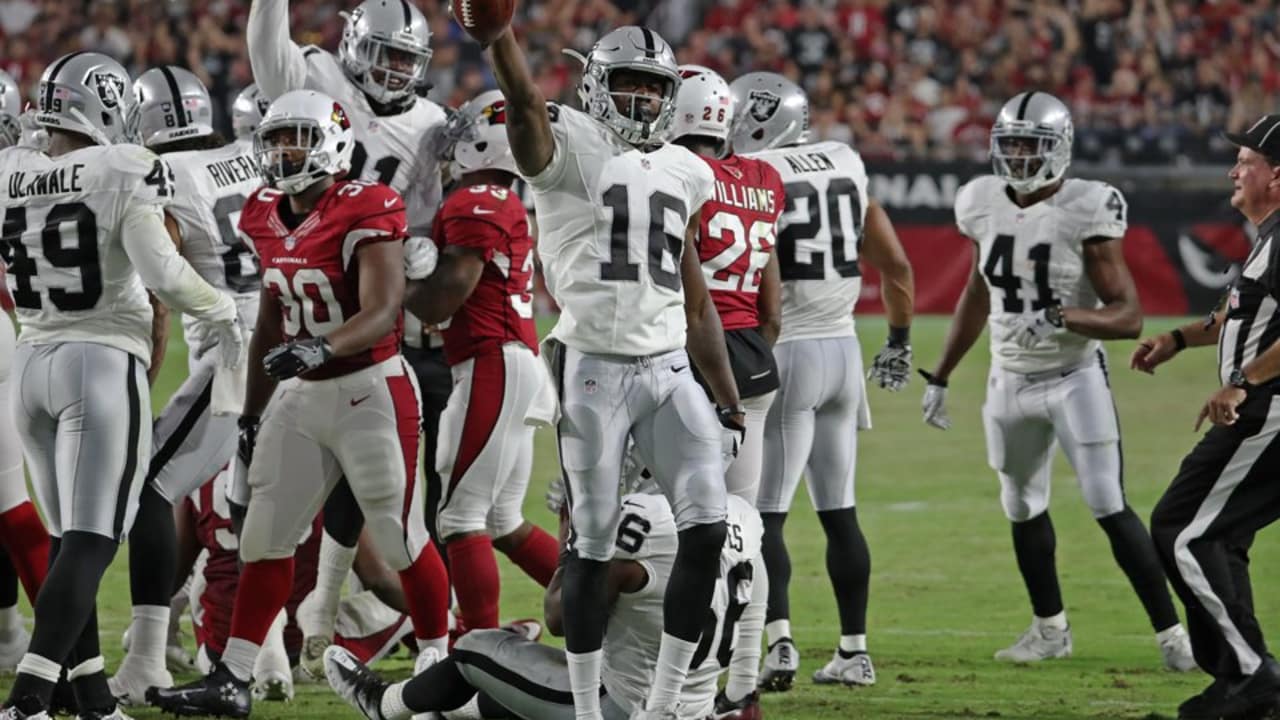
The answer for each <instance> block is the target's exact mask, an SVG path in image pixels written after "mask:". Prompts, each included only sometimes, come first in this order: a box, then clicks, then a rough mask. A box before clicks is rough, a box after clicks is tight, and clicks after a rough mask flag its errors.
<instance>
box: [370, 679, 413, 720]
mask: <svg viewBox="0 0 1280 720" xmlns="http://www.w3.org/2000/svg"><path fill="white" fill-rule="evenodd" d="M411 679H412V678H411ZM407 684H409V680H405V681H403V682H398V683H395V684H394V685H388V686H387V689H386V690H384V691H383V692H382V701H381V702H379V703H378V712H379V713H380V714H381V715H382V718H383V720H409V718H411V717H413V711H412V710H410V709H409V707H408V706H407V705H405V704H404V686H405V685H407Z"/></svg>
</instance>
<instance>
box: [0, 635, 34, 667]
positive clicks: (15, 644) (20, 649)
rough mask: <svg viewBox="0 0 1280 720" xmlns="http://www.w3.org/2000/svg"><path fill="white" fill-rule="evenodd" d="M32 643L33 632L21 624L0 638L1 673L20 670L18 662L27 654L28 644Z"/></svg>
mask: <svg viewBox="0 0 1280 720" xmlns="http://www.w3.org/2000/svg"><path fill="white" fill-rule="evenodd" d="M29 644H31V634H30V633H28V632H27V629H26V628H25V627H21V626H19V627H18V628H17V629H15V630H14V631H13V632H11V633H9V634H8V636H7V637H5V638H4V639H0V675H10V674H13V673H14V672H17V670H18V663H19V662H20V661H21V660H22V656H23V655H26V654H27V645H29Z"/></svg>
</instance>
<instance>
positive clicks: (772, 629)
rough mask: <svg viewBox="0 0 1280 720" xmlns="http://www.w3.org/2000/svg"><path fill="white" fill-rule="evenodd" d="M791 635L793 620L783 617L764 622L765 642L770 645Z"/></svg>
mask: <svg viewBox="0 0 1280 720" xmlns="http://www.w3.org/2000/svg"><path fill="white" fill-rule="evenodd" d="M790 637H791V621H790V620H787V619H786V618H783V619H781V620H774V621H772V622H767V623H765V624H764V638H765V640H764V641H765V644H766V645H769V646H770V647H772V646H773V644H774V643H776V642H778V641H779V640H781V639H783V638H790Z"/></svg>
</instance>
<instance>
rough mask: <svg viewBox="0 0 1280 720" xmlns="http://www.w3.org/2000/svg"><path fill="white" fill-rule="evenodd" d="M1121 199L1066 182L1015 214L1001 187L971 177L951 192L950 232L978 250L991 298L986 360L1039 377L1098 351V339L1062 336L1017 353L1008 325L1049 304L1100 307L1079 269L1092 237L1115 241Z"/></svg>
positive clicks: (1098, 186) (1098, 185)
mask: <svg viewBox="0 0 1280 720" xmlns="http://www.w3.org/2000/svg"><path fill="white" fill-rule="evenodd" d="M1126 210H1127V206H1126V204H1125V200H1124V196H1123V195H1121V194H1120V191H1119V190H1117V189H1115V188H1114V187H1111V186H1110V185H1108V184H1106V183H1102V182H1097V181H1094V180H1080V179H1075V178H1068V179H1067V180H1066V181H1064V182H1063V183H1062V187H1061V188H1060V189H1059V190H1058V191H1057V192H1056V193H1054V194H1053V195H1051V196H1050V197H1048V198H1047V199H1045V200H1041V201H1040V202H1038V203H1036V204H1034V205H1031V206H1029V207H1025V208H1023V207H1018V206H1017V205H1016V204H1014V202H1013V200H1011V199H1010V197H1009V194H1008V193H1007V192H1006V187H1005V183H1004V182H1003V181H1002V180H1000V179H999V178H997V177H995V176H992V175H984V176H982V177H979V178H975V179H974V180H972V181H971V182H969V183H968V184H967V185H965V186H964V187H962V188H960V191H959V192H958V193H956V225H957V226H959V228H960V232H961V233H963V234H964V235H965V236H967V237H969V238H972V239H973V241H974V242H975V243H977V249H978V270H979V271H980V272H981V273H982V277H983V279H985V280H986V283H987V289H988V291H989V294H990V296H991V314H990V318H989V321H988V325H989V329H990V331H991V358H992V362H994V363H995V364H996V365H997V366H999V367H1001V368H1003V369H1005V370H1009V371H1012V372H1021V373H1028V372H1038V371H1042V370H1050V369H1054V368H1060V367H1068V366H1071V365H1075V364H1078V363H1080V362H1083V361H1085V360H1086V359H1087V358H1089V357H1091V356H1092V355H1093V354H1094V353H1095V352H1096V351H1097V350H1098V348H1099V347H1100V343H1099V341H1097V340H1093V339H1090V338H1087V337H1084V336H1083V335H1077V334H1075V333H1060V334H1058V335H1056V336H1054V337H1052V338H1048V339H1045V340H1042V341H1041V342H1040V343H1039V344H1038V345H1036V346H1035V347H1034V348H1032V349H1031V350H1023V349H1021V348H1020V347H1018V345H1017V344H1016V343H1015V342H1014V341H1013V338H1012V337H1011V336H1010V330H1009V323H1010V322H1011V321H1012V320H1013V319H1015V318H1016V317H1017V316H1019V315H1021V314H1023V313H1027V312H1036V311H1038V310H1041V309H1043V308H1045V307H1046V306H1048V305H1050V304H1052V303H1055V302H1057V303H1061V304H1062V305H1064V306H1066V307H1083V308H1094V307H1098V306H1100V305H1101V301H1100V300H1099V299H1098V293H1097V291H1096V290H1095V289H1094V287H1093V284H1092V282H1090V280H1089V276H1088V274H1087V273H1086V272H1085V265H1084V246H1085V245H1086V244H1087V243H1089V242H1090V241H1093V240H1095V239H1097V238H1121V237H1123V236H1124V233H1125V229H1126V227H1127V223H1126V219H1125V218H1126Z"/></svg>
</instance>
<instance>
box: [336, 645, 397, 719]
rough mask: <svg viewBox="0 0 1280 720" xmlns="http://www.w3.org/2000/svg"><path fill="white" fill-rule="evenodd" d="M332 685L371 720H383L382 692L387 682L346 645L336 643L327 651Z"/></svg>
mask: <svg viewBox="0 0 1280 720" xmlns="http://www.w3.org/2000/svg"><path fill="white" fill-rule="evenodd" d="M324 672H325V678H326V679H327V680H328V681H329V687H331V688H333V691H334V692H336V693H337V694H338V696H339V697H341V698H342V699H343V700H346V701H347V703H348V704H350V705H351V707H353V708H355V709H356V710H359V711H360V714H361V715H364V716H365V718H367V719H368V720H381V718H382V710H381V700H382V694H383V693H384V692H386V689H387V684H386V683H385V682H383V680H382V678H380V677H378V676H377V675H376V674H374V672H373V671H372V670H370V669H369V668H367V667H365V665H364V663H361V662H360V661H359V660H357V659H356V658H355V656H354V655H352V654H351V653H350V652H348V651H347V650H346V649H345V648H341V647H338V646H337V645H334V646H332V647H330V648H329V649H328V650H326V651H325V653H324Z"/></svg>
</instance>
